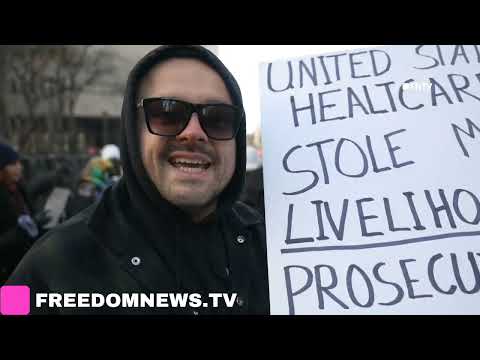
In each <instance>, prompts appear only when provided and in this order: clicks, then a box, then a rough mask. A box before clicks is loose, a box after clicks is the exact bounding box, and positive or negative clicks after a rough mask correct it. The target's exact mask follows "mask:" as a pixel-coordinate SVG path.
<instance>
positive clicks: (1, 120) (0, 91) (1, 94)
mask: <svg viewBox="0 0 480 360" xmlns="http://www.w3.org/2000/svg"><path fill="white" fill-rule="evenodd" d="M8 51H9V47H8V45H0V129H1V131H0V141H5V140H6V138H8V137H9V136H10V126H9V121H8V120H7V116H8V115H7V99H6V98H7V56H8Z"/></svg>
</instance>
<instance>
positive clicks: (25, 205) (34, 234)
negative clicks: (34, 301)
mask: <svg viewBox="0 0 480 360" xmlns="http://www.w3.org/2000/svg"><path fill="white" fill-rule="evenodd" d="M29 199H30V197H29V196H28V195H27V191H26V189H25V186H24V185H23V183H22V164H21V162H20V157H19V155H18V153H17V152H16V151H15V150H14V149H13V148H12V147H10V146H9V145H6V144H1V143H0V284H3V283H4V282H5V281H6V280H7V278H8V276H9V275H10V273H11V272H12V271H13V269H14V268H15V266H16V265H17V264H18V262H19V261H20V260H21V258H22V257H23V255H24V254H25V253H26V252H27V251H28V249H29V248H30V246H31V245H32V244H33V243H34V241H35V240H36V239H37V238H39V237H40V236H41V235H42V234H43V233H44V232H45V229H43V226H44V225H45V224H47V223H48V222H49V220H50V217H49V216H48V213H47V212H40V213H37V214H34V210H33V208H32V206H31V202H30V200H29Z"/></svg>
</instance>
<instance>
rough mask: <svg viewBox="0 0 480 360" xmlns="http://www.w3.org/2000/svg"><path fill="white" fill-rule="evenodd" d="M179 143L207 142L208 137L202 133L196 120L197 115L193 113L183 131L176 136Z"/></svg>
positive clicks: (198, 121)
mask: <svg viewBox="0 0 480 360" xmlns="http://www.w3.org/2000/svg"><path fill="white" fill-rule="evenodd" d="M177 138H178V140H179V141H204V142H207V141H208V136H207V134H205V131H203V129H202V127H201V126H200V120H199V119H198V115H197V113H193V114H192V116H191V117H190V121H189V122H188V125H187V127H186V128H185V129H183V131H182V132H181V133H180V134H179V135H178V136H177Z"/></svg>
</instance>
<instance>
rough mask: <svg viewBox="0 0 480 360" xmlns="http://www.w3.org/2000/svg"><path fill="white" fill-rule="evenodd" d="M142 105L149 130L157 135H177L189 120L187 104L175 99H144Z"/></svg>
mask: <svg viewBox="0 0 480 360" xmlns="http://www.w3.org/2000/svg"><path fill="white" fill-rule="evenodd" d="M143 106H144V108H145V114H146V117H147V121H148V124H149V126H150V130H151V131H152V132H153V133H154V134H157V135H163V136H173V135H177V134H178V133H179V132H180V131H181V130H182V129H183V128H184V127H185V123H186V122H187V121H188V120H189V116H188V108H187V106H186V105H185V104H183V103H181V102H178V101H175V100H169V99H154V100H152V101H148V100H146V101H145V102H144V104H143Z"/></svg>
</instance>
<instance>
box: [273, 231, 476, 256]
mask: <svg viewBox="0 0 480 360" xmlns="http://www.w3.org/2000/svg"><path fill="white" fill-rule="evenodd" d="M478 235H480V231H465V232H455V233H450V234H441V235H433V236H423V237H417V238H412V239H405V240H397V241H390V242H381V243H376V244H363V245H335V246H310V247H299V248H290V249H281V250H280V252H281V253H282V254H288V253H298V252H310V251H333V250H361V249H374V248H382V247H389V246H399V245H406V244H414V243H420V242H425V241H434V240H440V239H447V238H455V237H463V236H478Z"/></svg>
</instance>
